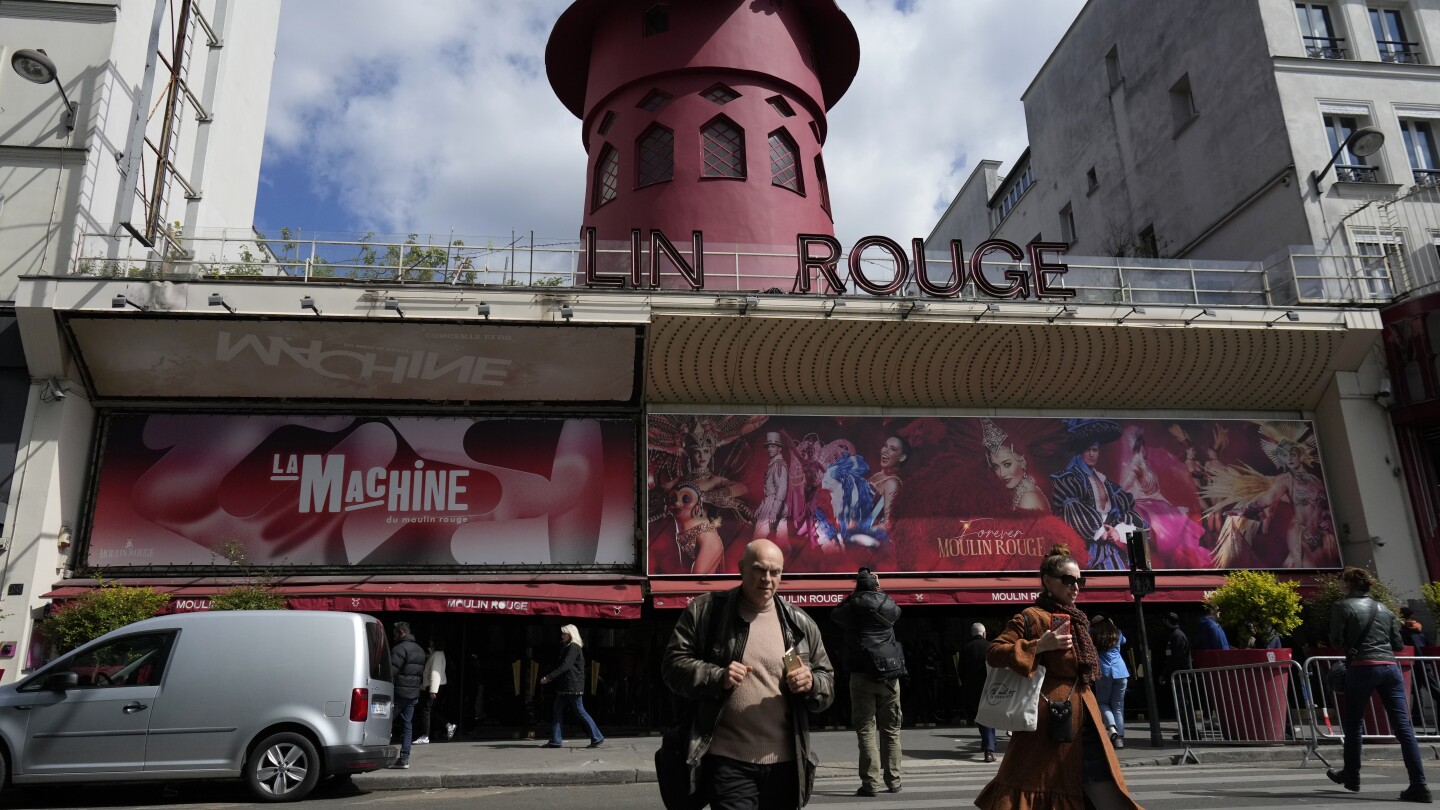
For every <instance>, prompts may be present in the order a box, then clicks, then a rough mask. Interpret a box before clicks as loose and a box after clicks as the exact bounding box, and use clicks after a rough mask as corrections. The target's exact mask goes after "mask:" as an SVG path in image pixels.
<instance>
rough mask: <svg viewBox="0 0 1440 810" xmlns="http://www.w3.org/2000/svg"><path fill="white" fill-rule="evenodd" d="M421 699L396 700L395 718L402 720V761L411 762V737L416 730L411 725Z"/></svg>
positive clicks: (398, 698)
mask: <svg viewBox="0 0 1440 810" xmlns="http://www.w3.org/2000/svg"><path fill="white" fill-rule="evenodd" d="M419 700H420V699H419V698H403V697H396V698H395V717H396V718H398V719H399V720H400V761H401V762H409V761H410V735H411V733H413V731H414V728H413V726H412V725H411V723H412V722H413V721H414V719H415V704H416V703H418V702H419Z"/></svg>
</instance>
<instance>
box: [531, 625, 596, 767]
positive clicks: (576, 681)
mask: <svg viewBox="0 0 1440 810" xmlns="http://www.w3.org/2000/svg"><path fill="white" fill-rule="evenodd" d="M560 639H561V640H562V641H563V642H564V643H565V646H564V647H562V648H561V650H560V665H559V666H557V667H555V669H553V670H551V671H550V674H549V675H546V676H545V677H543V678H541V679H540V683H542V684H547V683H550V682H551V681H554V682H555V708H554V710H553V711H552V712H551V715H552V716H553V718H554V723H553V724H552V725H551V727H550V742H547V743H545V745H544V747H545V748H562V747H564V745H565V739H564V723H565V707H567V706H568V707H570V711H572V712H574V713H575V716H577V717H579V718H580V719H581V720H583V721H584V722H585V725H586V727H588V728H589V729H590V747H591V748H599V747H600V746H601V745H603V744H604V743H605V735H603V734H601V733H600V729H599V728H597V727H596V726H595V721H594V720H591V719H590V715H589V714H587V713H586V711H585V654H584V652H583V651H582V648H583V647H584V644H585V642H583V641H581V640H580V630H579V629H578V628H577V627H575V625H573V624H567V625H565V626H564V627H562V628H560Z"/></svg>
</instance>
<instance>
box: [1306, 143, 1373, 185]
mask: <svg viewBox="0 0 1440 810" xmlns="http://www.w3.org/2000/svg"><path fill="white" fill-rule="evenodd" d="M1384 145H1385V133H1383V132H1381V131H1380V130H1378V129H1376V128H1375V127H1360V128H1359V129H1357V130H1355V131H1354V132H1352V133H1350V137H1348V138H1346V139H1345V142H1344V143H1342V144H1340V148H1338V149H1336V150H1335V154H1333V155H1331V156H1330V162H1329V163H1326V164H1325V168H1323V169H1321V170H1320V171H1319V172H1318V173H1316V172H1310V187H1311V188H1313V189H1314V190H1315V193H1316V194H1319V193H1320V181H1321V180H1323V179H1325V175H1326V174H1327V173H1328V172H1329V171H1330V167H1331V166H1334V165H1335V161H1337V160H1339V159H1340V156H1341V155H1343V154H1345V151H1346V150H1347V149H1348V150H1349V151H1350V154H1352V155H1354V156H1355V157H1362V158H1363V157H1370V156H1371V155H1373V154H1375V153H1376V152H1379V151H1380V147H1382V146H1384Z"/></svg>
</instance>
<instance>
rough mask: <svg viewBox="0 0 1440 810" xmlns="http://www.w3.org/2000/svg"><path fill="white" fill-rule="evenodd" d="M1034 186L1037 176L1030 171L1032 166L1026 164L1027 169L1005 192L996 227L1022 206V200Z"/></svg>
mask: <svg viewBox="0 0 1440 810" xmlns="http://www.w3.org/2000/svg"><path fill="white" fill-rule="evenodd" d="M1007 179H1008V178H1007ZM1033 185H1035V175H1034V173H1033V172H1032V171H1031V169H1030V164H1029V163H1026V164H1025V168H1024V169H1023V170H1022V171H1021V172H1020V173H1019V174H1018V175H1017V176H1016V177H1015V181H1014V182H1013V183H1011V184H1010V188H1009V190H1007V191H1006V192H1005V196H1004V197H1002V198H1001V199H1000V205H999V207H998V208H997V209H996V211H995V213H996V217H997V219H996V220H995V224H996V225H999V224H1000V223H1001V222H1004V221H1005V217H1008V216H1010V212H1011V211H1012V210H1014V208H1015V206H1017V205H1019V204H1020V198H1021V197H1023V196H1025V192H1026V191H1029V190H1030V187H1031V186H1033Z"/></svg>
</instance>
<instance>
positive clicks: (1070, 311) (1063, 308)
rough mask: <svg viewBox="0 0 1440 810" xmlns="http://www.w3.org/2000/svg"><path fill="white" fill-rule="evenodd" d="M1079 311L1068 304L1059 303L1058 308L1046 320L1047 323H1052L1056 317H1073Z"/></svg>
mask: <svg viewBox="0 0 1440 810" xmlns="http://www.w3.org/2000/svg"><path fill="white" fill-rule="evenodd" d="M1079 311H1080V310H1078V309H1076V308H1075V307H1072V306H1070V305H1069V304H1061V305H1060V309H1058V310H1056V311H1055V314H1054V315H1051V316H1050V317H1049V318H1048V319H1047V320H1048V322H1049V323H1054V322H1055V320H1056V319H1057V318H1073V317H1075V315H1076V313H1078V312H1079Z"/></svg>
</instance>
